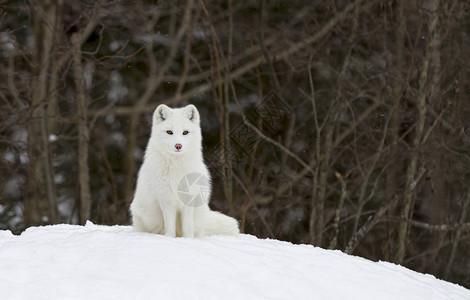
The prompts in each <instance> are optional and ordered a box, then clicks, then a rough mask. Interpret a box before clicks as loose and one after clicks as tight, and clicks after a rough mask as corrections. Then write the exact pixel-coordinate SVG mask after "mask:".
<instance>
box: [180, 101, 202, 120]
mask: <svg viewBox="0 0 470 300" xmlns="http://www.w3.org/2000/svg"><path fill="white" fill-rule="evenodd" d="M184 113H185V116H186V117H187V118H188V120H189V121H191V122H193V123H196V124H199V120H200V119H199V112H198V111H197V108H196V106H194V105H192V104H189V105H187V106H186V107H185V108H184Z"/></svg>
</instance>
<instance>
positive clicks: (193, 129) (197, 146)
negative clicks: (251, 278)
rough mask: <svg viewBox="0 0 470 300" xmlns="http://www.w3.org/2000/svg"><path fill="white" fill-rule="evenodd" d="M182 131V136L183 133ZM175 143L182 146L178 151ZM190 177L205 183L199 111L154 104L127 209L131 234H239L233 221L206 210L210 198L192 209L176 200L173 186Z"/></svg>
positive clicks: (189, 235) (205, 171)
mask: <svg viewBox="0 0 470 300" xmlns="http://www.w3.org/2000/svg"><path fill="white" fill-rule="evenodd" d="M168 131H171V132H172V133H173V134H169V133H168ZM184 131H188V133H187V134H186V135H183V132H184ZM176 144H180V145H181V146H182V147H181V149H180V150H179V151H178V150H177V148H176V147H175V145H176ZM191 173H198V174H202V175H204V176H207V178H209V182H210V174H209V171H208V169H207V167H206V165H205V164H204V161H203V157H202V135H201V127H200V117H199V112H198V111H197V109H196V107H195V106H194V105H188V106H186V107H183V108H174V109H172V108H169V107H168V106H166V105H164V104H162V105H159V106H158V107H157V109H156V110H155V112H154V114H153V125H152V133H151V135H150V139H149V142H148V145H147V149H146V151H145V157H144V162H143V163H142V166H141V168H140V171H139V175H138V179H137V186H136V191H135V195H134V200H133V201H132V204H131V207H130V210H131V214H132V223H133V227H134V230H135V231H141V232H152V233H157V234H165V235H167V236H171V237H175V236H183V237H194V236H196V237H200V236H204V235H211V234H227V235H236V234H238V233H239V229H238V223H237V221H236V220H235V219H233V218H231V217H229V216H226V215H223V214H221V213H219V212H215V211H211V210H210V209H209V205H208V201H209V199H210V194H209V195H208V196H207V201H206V202H207V203H205V204H204V205H202V206H198V207H191V206H186V205H185V204H184V203H183V202H182V201H181V200H180V198H179V197H178V194H177V187H178V184H179V183H180V181H181V179H182V178H183V177H184V176H186V175H188V174H191ZM209 184H210V183H209ZM211 189H212V187H210V189H209V190H211Z"/></svg>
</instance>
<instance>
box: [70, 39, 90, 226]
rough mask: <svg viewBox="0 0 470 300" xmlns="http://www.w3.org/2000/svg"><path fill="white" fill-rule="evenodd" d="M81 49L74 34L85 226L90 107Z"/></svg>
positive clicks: (88, 200)
mask: <svg viewBox="0 0 470 300" xmlns="http://www.w3.org/2000/svg"><path fill="white" fill-rule="evenodd" d="M80 48H81V46H80V35H79V34H73V35H72V56H73V71H74V77H75V88H76V97H77V117H78V120H77V124H78V170H79V171H78V172H79V175H78V176H79V178H78V179H79V184H80V206H79V207H80V209H79V220H80V223H81V224H85V223H86V221H87V220H89V219H90V214H91V194H90V171H89V168H88V142H89V140H90V133H89V129H88V106H87V100H86V91H85V80H84V78H83V66H82V55H81V49H80Z"/></svg>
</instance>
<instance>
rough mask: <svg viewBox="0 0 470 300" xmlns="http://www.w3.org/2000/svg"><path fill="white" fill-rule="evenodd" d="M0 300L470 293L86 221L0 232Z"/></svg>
mask: <svg viewBox="0 0 470 300" xmlns="http://www.w3.org/2000/svg"><path fill="white" fill-rule="evenodd" d="M0 298H1V299H381V300H382V299H394V300H395V299H426V300H428V299H465V300H468V299H470V290H468V289H465V288H463V287H461V286H459V285H456V284H452V283H449V282H446V281H442V280H439V279H436V278H435V277H433V276H431V275H425V274H421V273H417V272H414V271H411V270H408V269H406V268H404V267H401V266H398V265H394V264H391V263H386V262H372V261H369V260H366V259H363V258H360V257H355V256H350V255H346V254H344V253H342V252H340V251H332V250H324V249H321V248H316V247H313V246H310V245H293V244H291V243H288V242H281V241H277V240H263V239H258V238H256V237H254V236H250V235H240V236H237V237H232V236H210V237H204V238H198V239H187V238H169V237H165V236H162V235H155V234H149V233H137V232H133V231H132V229H131V227H129V226H101V225H94V224H92V223H91V222H88V223H87V224H86V225H85V226H77V225H65V224H61V225H53V226H44V227H30V228H28V229H27V230H26V231H25V232H23V233H22V234H21V235H19V236H17V235H13V234H11V232H10V231H8V230H2V231H0Z"/></svg>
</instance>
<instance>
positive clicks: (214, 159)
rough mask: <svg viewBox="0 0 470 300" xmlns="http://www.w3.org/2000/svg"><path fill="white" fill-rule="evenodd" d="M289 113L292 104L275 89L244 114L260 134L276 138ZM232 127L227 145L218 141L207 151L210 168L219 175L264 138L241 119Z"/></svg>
mask: <svg viewBox="0 0 470 300" xmlns="http://www.w3.org/2000/svg"><path fill="white" fill-rule="evenodd" d="M292 113H293V110H292V108H291V107H290V106H289V105H288V104H287V103H286V102H285V101H284V100H283V99H282V98H281V97H279V96H278V95H277V94H276V93H274V92H271V93H269V94H268V95H267V96H266V97H264V98H263V99H262V100H261V101H260V103H259V104H258V105H257V106H256V107H255V108H254V109H253V110H250V111H247V112H246V114H245V115H246V118H247V119H248V121H249V122H250V123H251V124H252V125H254V126H256V129H258V130H259V131H260V132H261V133H262V134H263V135H265V136H267V137H270V138H275V137H276V136H278V135H279V134H281V133H282V126H283V122H284V121H285V120H287V118H288V117H289V116H290V115H291V114H292ZM232 128H233V129H232V130H231V131H230V143H229V144H230V147H225V149H224V147H223V145H222V144H220V143H219V144H218V145H217V146H216V147H215V148H213V149H212V150H211V151H210V152H209V153H208V155H207V161H208V165H209V167H210V169H211V170H212V171H213V172H215V173H217V175H218V176H223V174H222V170H223V169H224V167H225V169H227V171H228V172H232V171H233V170H236V169H238V167H239V166H240V165H241V164H243V163H244V161H246V160H247V158H249V157H250V156H251V154H252V152H253V151H254V150H256V149H259V147H260V146H261V145H262V144H263V142H264V139H263V138H261V137H260V136H259V134H258V133H257V132H255V131H254V130H253V128H251V127H250V126H248V125H247V124H245V123H244V122H243V121H241V122H239V123H238V124H236V125H235V126H234V127H232ZM224 150H225V151H224ZM228 162H230V165H229V163H228Z"/></svg>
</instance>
